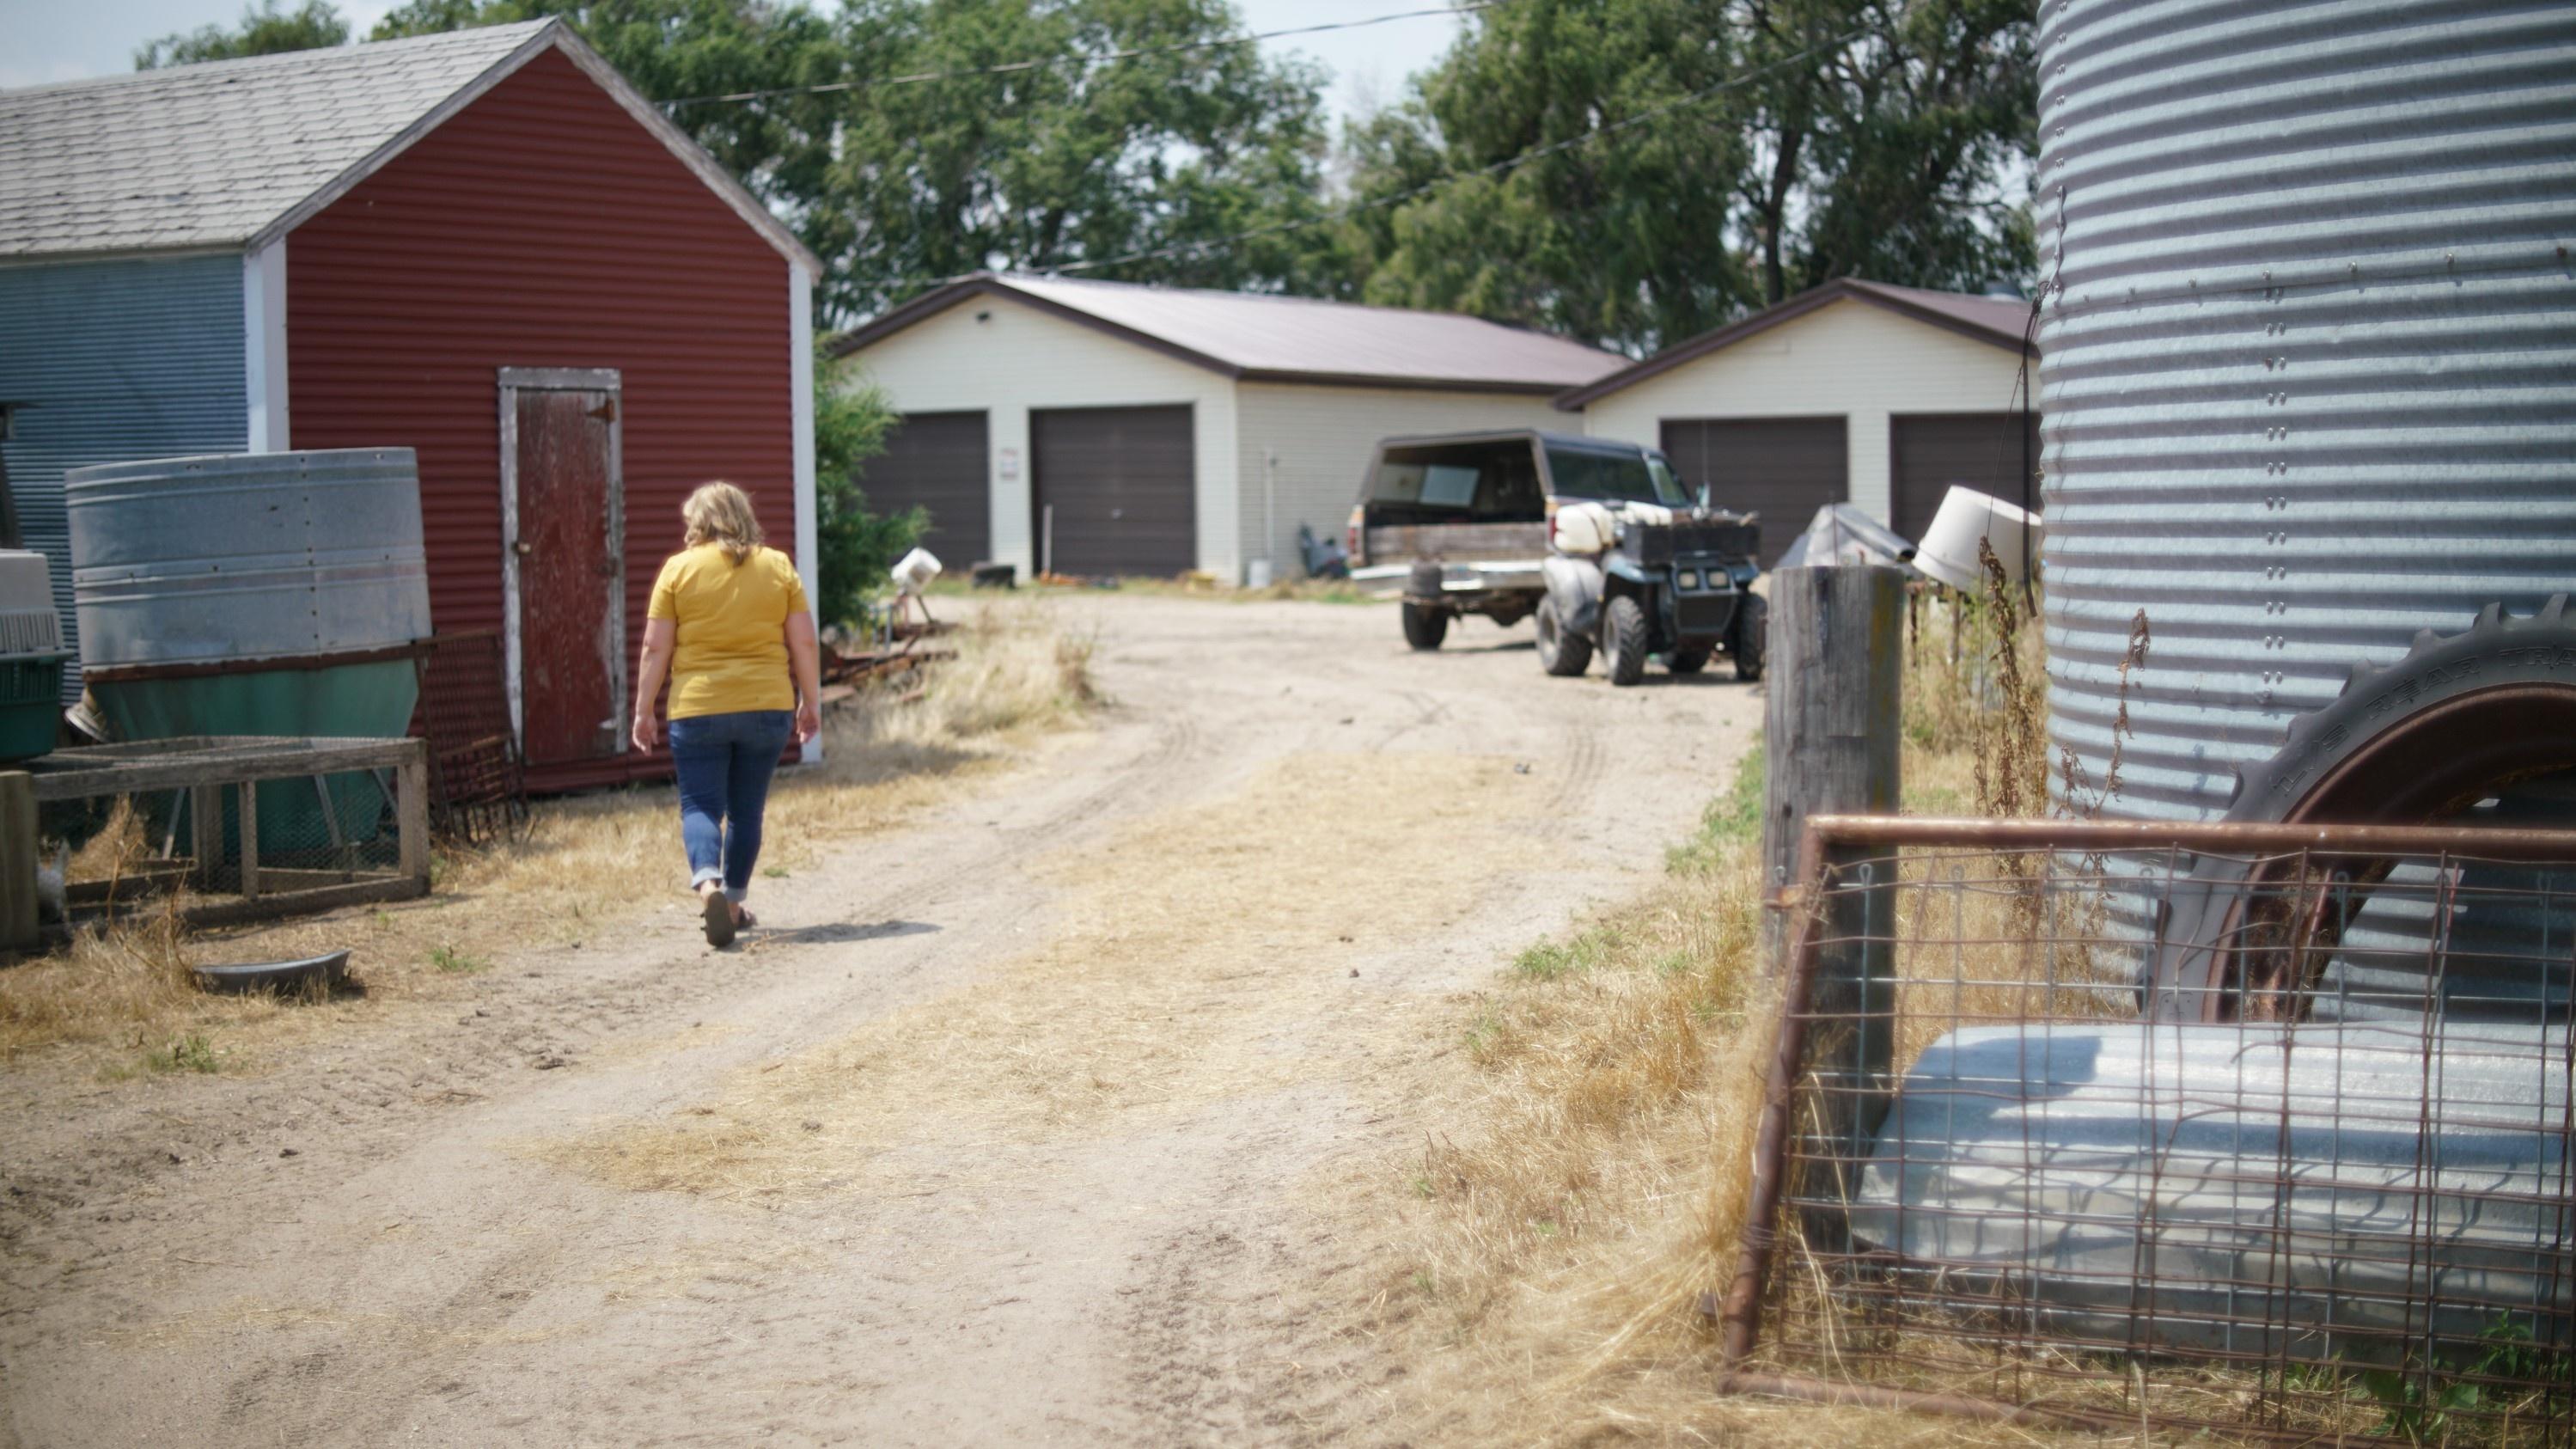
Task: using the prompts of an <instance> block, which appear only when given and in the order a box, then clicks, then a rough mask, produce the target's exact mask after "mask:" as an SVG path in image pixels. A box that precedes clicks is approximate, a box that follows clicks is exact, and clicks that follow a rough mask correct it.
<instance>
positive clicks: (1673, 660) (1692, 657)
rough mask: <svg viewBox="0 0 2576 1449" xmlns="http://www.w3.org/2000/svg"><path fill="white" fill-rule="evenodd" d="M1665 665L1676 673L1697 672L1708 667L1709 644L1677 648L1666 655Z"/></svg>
mask: <svg viewBox="0 0 2576 1449" xmlns="http://www.w3.org/2000/svg"><path fill="white" fill-rule="evenodd" d="M1664 667H1665V668H1666V669H1669V670H1671V671H1672V672H1673V673H1675V674H1697V673H1699V672H1700V671H1701V670H1703V669H1706V668H1707V667H1708V646H1707V645H1705V644H1702V645H1700V646H1698V647H1697V648H1693V649H1676V650H1674V651H1673V652H1672V653H1670V654H1668V655H1666V656H1664Z"/></svg>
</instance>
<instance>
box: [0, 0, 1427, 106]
mask: <svg viewBox="0 0 2576 1449" xmlns="http://www.w3.org/2000/svg"><path fill="white" fill-rule="evenodd" d="M396 3H398V0H338V4H339V7H340V13H341V14H343V15H346V16H347V17H349V21H350V26H351V28H352V29H353V30H354V31H356V32H357V33H358V34H361V35H363V34H365V33H366V31H367V30H368V29H369V28H371V27H372V26H374V24H375V23H376V21H377V20H379V19H381V18H382V17H383V16H384V14H385V12H386V11H388V10H390V9H392V8H393V7H394V5H395V4H396ZM1438 3H1439V0H1236V5H1237V8H1239V9H1240V10H1241V11H1242V12H1243V17H1244V20H1245V23H1246V24H1247V25H1248V26H1249V28H1251V29H1253V30H1256V31H1261V30H1284V29H1287V28H1289V27H1291V26H1298V25H1318V24H1323V23H1326V22H1329V21H1336V20H1358V19H1364V18H1366V17H1368V16H1372V15H1386V14H1390V13H1393V12H1396V11H1402V10H1421V9H1427V8H1430V7H1431V6H1432V5H1436V4H1438ZM242 9H243V5H242V0H0V37H6V39H5V43H0V86H23V85H37V84H40V83H42V82H45V81H57V80H79V79H82V78H84V77H87V76H95V75H109V74H114V73H117V72H120V71H126V70H131V69H132V68H133V66H134V52H135V50H136V48H137V47H139V46H141V45H142V44H143V43H144V42H145V41H147V40H151V39H154V38H156V37H159V36H163V35H167V34H169V33H171V32H172V31H175V30H194V29H196V28H197V27H199V26H201V25H207V24H212V23H226V24H229V23H230V22H232V21H233V20H235V19H237V18H238V17H239V16H240V15H241V12H242ZM1460 25H1461V22H1460V21H1459V20H1457V19H1456V18H1454V17H1451V16H1445V15H1433V16H1425V17H1422V18H1419V19H1413V20H1398V21H1393V22H1390V23H1388V24H1385V25H1373V26H1369V27H1366V28H1364V29H1360V30H1344V31H1332V32H1327V33H1325V34H1322V35H1309V36H1299V37H1296V38H1295V39H1291V40H1274V41H1269V42H1266V43H1265V47H1264V48H1265V49H1267V50H1270V51H1272V52H1273V53H1278V54H1287V53H1302V54H1304V55H1307V56H1309V57H1312V58H1313V59H1316V60H1319V61H1322V62H1323V63H1324V64H1325V65H1326V66H1327V67H1329V68H1330V69H1331V71H1332V73H1333V83H1332V87H1331V89H1330V90H1329V91H1328V92H1327V93H1326V100H1327V104H1329V105H1330V106H1331V108H1332V109H1333V111H1334V113H1335V114H1337V115H1341V116H1352V115H1359V114H1365V113H1366V112H1367V111H1369V110H1371V109H1374V108H1375V107H1376V106H1379V105H1389V104H1393V103H1394V102H1395V101H1397V100H1399V99H1401V97H1402V96H1403V93H1404V81H1405V78H1406V77H1407V76H1409V75H1411V74H1412V73H1413V72H1414V71H1416V70H1419V69H1421V68H1422V67H1424V66H1427V65H1429V64H1430V63H1431V62H1433V61H1434V60H1437V59H1438V58H1439V56H1440V52H1441V51H1443V50H1445V49H1447V48H1448V45H1449V42H1450V41H1451V40H1452V39H1453V38H1455V37H1456V35H1457V34H1458V31H1459V29H1460Z"/></svg>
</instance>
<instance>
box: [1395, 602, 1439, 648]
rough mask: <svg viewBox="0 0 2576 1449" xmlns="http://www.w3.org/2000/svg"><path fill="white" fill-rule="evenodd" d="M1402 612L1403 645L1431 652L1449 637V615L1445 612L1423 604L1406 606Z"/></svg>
mask: <svg viewBox="0 0 2576 1449" xmlns="http://www.w3.org/2000/svg"><path fill="white" fill-rule="evenodd" d="M1403 611H1404V642H1405V643H1407V644H1410V645H1412V646H1413V647H1414V648H1416V649H1420V650H1431V649H1437V648H1439V647H1440V641H1441V640H1443V639H1446V638H1448V637H1449V615H1448V613H1447V612H1446V611H1445V610H1441V609H1434V608H1431V607H1429V606H1428V605H1424V604H1406V605H1404V606H1403Z"/></svg>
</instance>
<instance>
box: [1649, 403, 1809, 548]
mask: <svg viewBox="0 0 2576 1449" xmlns="http://www.w3.org/2000/svg"><path fill="white" fill-rule="evenodd" d="M1663 431H1664V452H1665V453H1666V454H1667V455H1668V456H1670V457H1671V458H1672V460H1673V470H1674V471H1675V472H1677V473H1679V474H1680V475H1681V479H1682V482H1683V484H1684V485H1686V486H1688V487H1692V488H1697V487H1698V486H1699V485H1700V484H1702V483H1705V484H1707V485H1708V491H1709V501H1710V502H1712V503H1714V504H1716V505H1717V506H1718V507H1720V508H1732V509H1734V510H1736V511H1737V512H1743V511H1745V510H1748V509H1749V510H1752V511H1753V512H1756V513H1759V514H1761V515H1762V517H1761V520H1760V522H1761V528H1762V566H1763V567H1764V568H1766V569H1767V568H1769V567H1771V565H1772V562H1773V561H1774V560H1776V559H1778V558H1779V557H1780V555H1781V554H1782V553H1783V552H1785V551H1786V550H1787V549H1788V547H1789V545H1790V544H1792V543H1794V542H1796V541H1797V538H1798V535H1799V534H1801V533H1804V532H1806V529H1807V524H1808V522H1809V520H1811V519H1813V518H1814V517H1815V516H1816V510H1817V509H1819V508H1821V507H1823V506H1824V505H1826V504H1828V503H1840V502H1842V501H1843V500H1845V499H1847V498H1849V497H1850V496H1851V468H1850V466H1849V463H1850V446H1849V444H1848V442H1847V441H1846V438H1847V434H1848V430H1847V429H1846V428H1845V427H1844V425H1843V420H1842V419H1841V418H1838V417H1836V418H1666V419H1664V430H1663Z"/></svg>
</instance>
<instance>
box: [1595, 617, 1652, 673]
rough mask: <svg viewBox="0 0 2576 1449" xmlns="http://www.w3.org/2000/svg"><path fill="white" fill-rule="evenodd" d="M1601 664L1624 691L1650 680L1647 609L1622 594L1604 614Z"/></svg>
mask: <svg viewBox="0 0 2576 1449" xmlns="http://www.w3.org/2000/svg"><path fill="white" fill-rule="evenodd" d="M1601 664H1602V667H1603V668H1605V669H1607V670H1608V671H1609V672H1610V682H1611V683H1612V684H1615V685H1618V686H1620V687H1621V688H1623V689H1624V688H1626V687H1627V686H1629V685H1631V684H1634V683H1636V682H1637V681H1638V680H1640V679H1643V678H1645V677H1646V608H1645V606H1644V605H1643V604H1640V603H1638V602H1637V596H1636V595H1635V594H1621V595H1620V596H1619V597H1617V598H1615V599H1612V600H1611V601H1610V602H1609V604H1608V605H1607V606H1606V607H1604V608H1603V609H1602V610H1601Z"/></svg>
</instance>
